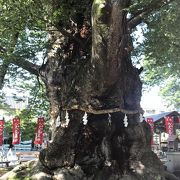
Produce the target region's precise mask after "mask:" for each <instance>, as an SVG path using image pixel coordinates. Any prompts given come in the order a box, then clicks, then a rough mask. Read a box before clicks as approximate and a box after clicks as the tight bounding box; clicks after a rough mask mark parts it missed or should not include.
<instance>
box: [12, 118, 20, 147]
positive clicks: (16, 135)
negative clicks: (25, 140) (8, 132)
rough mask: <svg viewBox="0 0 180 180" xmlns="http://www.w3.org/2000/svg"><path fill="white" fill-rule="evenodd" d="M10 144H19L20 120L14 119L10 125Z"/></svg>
mask: <svg viewBox="0 0 180 180" xmlns="http://www.w3.org/2000/svg"><path fill="white" fill-rule="evenodd" d="M12 132H13V137H12V144H19V143H20V119H19V118H14V119H13V124H12Z"/></svg>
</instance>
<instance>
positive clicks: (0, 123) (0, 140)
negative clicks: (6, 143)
mask: <svg viewBox="0 0 180 180" xmlns="http://www.w3.org/2000/svg"><path fill="white" fill-rule="evenodd" d="M3 132H4V120H0V146H2V144H3Z"/></svg>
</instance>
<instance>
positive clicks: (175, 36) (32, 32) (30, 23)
mask: <svg viewBox="0 0 180 180" xmlns="http://www.w3.org/2000/svg"><path fill="white" fill-rule="evenodd" d="M92 2H93V1H91V0H88V1H86V2H83V1H81V0H78V1H73V0H68V1H63V0H61V1H57V0H53V1H52V2H50V1H48V0H45V1H42V2H41V1H36V0H28V1H27V0H26V1H25V0H20V1H13V0H6V1H4V0H1V1H0V13H1V16H0V86H1V88H2V85H3V84H4V82H5V83H6V82H7V83H9V80H10V78H13V79H15V78H16V77H18V76H19V77H20V78H22V77H23V76H25V74H26V73H24V71H23V70H22V69H24V70H27V71H28V72H30V73H31V74H34V75H36V76H38V75H39V68H40V67H41V65H42V64H43V63H44V62H45V61H46V55H47V52H48V49H49V48H50V47H51V44H50V43H49V41H48V33H49V32H50V31H54V29H51V28H52V27H53V26H54V27H55V28H58V30H59V31H60V32H61V33H62V34H63V35H64V36H69V37H71V34H70V33H69V32H68V27H69V24H70V23H72V22H73V23H77V17H76V15H77V14H78V13H79V14H80V13H81V12H83V13H84V12H85V13H86V18H88V16H89V14H90V11H91V10H90V9H88V8H87V7H88V6H89V5H91V4H92ZM97 3H98V1H97ZM129 4H130V6H129V7H128V9H127V11H128V14H127V15H128V16H129V27H130V28H131V29H132V32H135V31H136V26H137V25H141V26H142V28H143V29H144V31H143V32H144V33H143V36H144V40H143V42H141V43H140V44H138V46H137V47H136V48H135V56H136V57H137V58H138V59H143V66H144V69H145V76H144V77H143V78H144V82H145V83H146V84H149V85H154V84H160V85H161V86H162V94H163V95H164V96H165V97H166V98H167V99H168V100H169V101H170V102H171V103H173V104H174V105H175V106H176V107H179V97H180V95H179V91H178V89H179V74H180V73H179V69H180V68H179V67H180V65H179V62H180V61H179V56H178V49H179V31H178V29H179V24H180V23H179V15H180V13H179V12H180V11H179V1H178V0H174V1H170V0H169V1H165V0H161V1H159V2H157V1H155V0H152V1H147V0H136V1H133V2H131V1H129ZM78 23H79V22H78ZM5 75H6V76H5ZM24 78H25V79H26V78H27V77H24Z"/></svg>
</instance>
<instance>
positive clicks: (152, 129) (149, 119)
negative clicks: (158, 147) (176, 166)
mask: <svg viewBox="0 0 180 180" xmlns="http://www.w3.org/2000/svg"><path fill="white" fill-rule="evenodd" d="M146 121H147V123H148V124H149V125H150V127H151V134H152V139H151V144H153V143H154V141H153V134H154V121H153V118H147V119H146Z"/></svg>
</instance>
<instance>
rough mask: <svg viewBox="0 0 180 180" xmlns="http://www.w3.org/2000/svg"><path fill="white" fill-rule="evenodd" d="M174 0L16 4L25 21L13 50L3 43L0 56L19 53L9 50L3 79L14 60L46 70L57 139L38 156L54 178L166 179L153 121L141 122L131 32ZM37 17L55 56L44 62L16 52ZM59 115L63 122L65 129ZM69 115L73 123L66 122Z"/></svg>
mask: <svg viewBox="0 0 180 180" xmlns="http://www.w3.org/2000/svg"><path fill="white" fill-rule="evenodd" d="M28 3H29V4H28ZM170 3H171V1H170V0H169V1H167V0H159V1H156V0H152V1H146V0H141V1H138V0H133V1H132V0H86V1H82V0H76V1H75V0H66V1H65V0H53V1H52V3H50V1H49V2H48V1H44V2H42V3H40V1H38V2H36V1H27V2H24V1H22V2H21V4H18V2H16V3H15V5H16V6H17V7H19V11H17V12H20V16H21V17H22V18H21V26H18V28H17V29H16V31H14V35H12V36H11V37H13V40H12V44H14V45H13V48H10V49H8V47H4V46H2V45H1V44H0V45H1V55H4V54H11V55H12V57H13V58H5V55H4V61H3V62H2V64H1V72H0V81H1V85H2V83H3V79H4V76H5V74H6V72H7V70H8V68H9V67H10V66H11V64H14V65H16V66H19V67H22V68H23V69H25V70H27V71H29V72H30V73H31V74H34V75H36V76H40V77H41V79H42V81H43V82H44V84H45V86H46V90H47V96H48V99H49V101H50V115H51V121H52V132H53V133H52V138H53V142H52V143H51V144H50V145H49V147H48V148H47V149H44V150H43V151H42V152H41V153H40V158H39V160H40V163H41V165H42V166H43V167H44V169H46V173H47V174H49V176H51V177H54V178H55V179H58V178H59V179H60V178H62V177H63V178H64V179H67V180H69V179H94V180H97V179H99V180H104V179H106V180H110V179H117V180H119V179H128V180H130V179H132V180H141V179H142V180H160V179H162V180H163V179H165V177H164V170H163V167H162V164H161V163H160V161H159V160H158V158H157V157H156V155H155V154H154V153H153V152H152V151H151V146H150V142H151V132H150V127H149V125H147V123H146V122H145V121H141V120H142V114H143V110H142V109H141V107H140V100H141V90H142V82H141V80H140V77H139V74H140V72H141V69H137V68H136V67H134V66H133V64H132V59H131V54H132V51H133V40H132V37H131V34H132V32H133V31H134V30H135V28H136V26H138V25H139V24H141V23H142V22H143V20H144V19H145V20H147V18H148V17H149V16H150V15H151V20H152V19H153V15H154V14H156V13H157V12H158V10H159V9H160V8H163V7H164V6H168V5H169V4H170ZM6 6H8V5H7V4H5V5H4V6H2V7H6ZM13 7H15V6H12V7H11V8H12V10H13ZM20 7H21V8H20ZM35 7H36V8H35ZM11 8H10V9H11ZM23 8H24V9H27V14H28V17H25V16H26V14H23V13H22V12H21V10H22V9H23ZM28 8H29V9H28ZM10 9H9V11H10ZM35 9H36V10H35ZM5 10H7V9H6V8H5ZM38 16H39V17H38ZM23 17H25V19H24V21H23V20H22V19H23ZM19 18H20V17H19ZM38 18H39V19H38ZM147 21H148V20H147ZM39 22H41V24H42V23H44V24H45V25H44V26H41V25H39V24H38V23H39ZM34 23H36V25H37V26H39V27H38V28H39V29H40V28H41V27H43V28H45V29H46V31H47V32H48V37H46V38H48V42H49V46H47V52H48V55H47V59H46V61H45V62H44V63H43V64H42V66H39V65H37V64H35V63H34V62H33V61H28V60H29V59H30V57H28V58H29V59H28V58H23V57H22V56H18V55H16V44H17V43H18V41H19V39H20V38H21V33H22V31H24V29H25V32H26V33H27V31H33V30H35V28H34V29H33V26H34ZM15 28H16V26H15ZM38 28H37V29H38ZM44 40H45V38H44ZM2 59H3V58H2ZM85 113H86V114H87V123H86V124H85V123H84V122H83V118H84V115H85ZM57 119H60V121H61V124H60V125H59V126H58V127H57V126H56V120H57ZM67 119H68V120H69V123H68V124H65V123H66V121H67Z"/></svg>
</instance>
